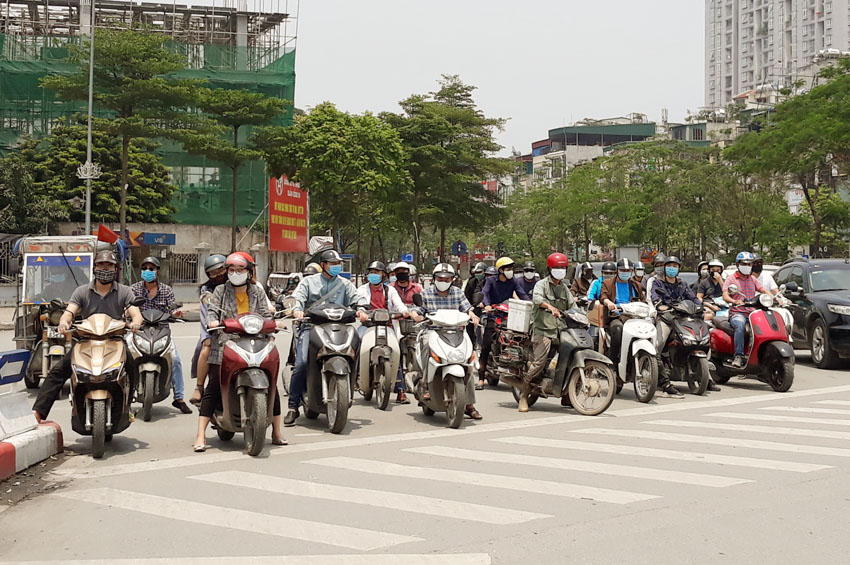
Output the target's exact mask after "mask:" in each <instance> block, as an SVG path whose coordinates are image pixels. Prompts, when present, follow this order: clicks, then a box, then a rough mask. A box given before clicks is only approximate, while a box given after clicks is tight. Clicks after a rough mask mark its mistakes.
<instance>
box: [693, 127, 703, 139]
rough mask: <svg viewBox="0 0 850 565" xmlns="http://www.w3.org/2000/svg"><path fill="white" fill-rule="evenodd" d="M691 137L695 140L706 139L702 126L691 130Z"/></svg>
mask: <svg viewBox="0 0 850 565" xmlns="http://www.w3.org/2000/svg"><path fill="white" fill-rule="evenodd" d="M691 137H692V139H693V140H694V141H702V140H704V139H705V135H704V133H703V131H702V128H694V129H693V130H691Z"/></svg>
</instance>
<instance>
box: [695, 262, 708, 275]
mask: <svg viewBox="0 0 850 565" xmlns="http://www.w3.org/2000/svg"><path fill="white" fill-rule="evenodd" d="M703 267H708V261H700V262H699V264H698V265H697V273H699V272H700V269H702V268H703Z"/></svg>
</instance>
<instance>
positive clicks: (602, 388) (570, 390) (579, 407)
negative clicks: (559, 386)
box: [567, 360, 617, 416]
mask: <svg viewBox="0 0 850 565" xmlns="http://www.w3.org/2000/svg"><path fill="white" fill-rule="evenodd" d="M579 369H580V368H579V367H575V368H574V369H573V370H572V372H571V373H570V379H569V381H568V383H567V394H568V395H569V399H570V404H572V407H573V409H574V410H575V411H576V412H578V413H579V414H582V415H584V416H598V415H599V414H602V413H603V412H605V411H606V410H607V409H608V408H609V407H610V406H611V403H612V402H614V395H615V394H616V390H617V377H616V376H615V375H614V371H612V370H611V368H610V367H609V366H608V365H606V364H605V363H602V362H600V361H594V360H588V361H586V362H585V365H584V375H585V381H586V384H582V382H581V373H580V371H579Z"/></svg>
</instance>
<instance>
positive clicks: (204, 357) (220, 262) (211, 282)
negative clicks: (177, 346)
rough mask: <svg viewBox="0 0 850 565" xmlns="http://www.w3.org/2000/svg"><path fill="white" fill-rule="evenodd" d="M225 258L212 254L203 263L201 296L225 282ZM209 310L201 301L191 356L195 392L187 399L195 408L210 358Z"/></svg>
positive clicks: (202, 391) (201, 394)
mask: <svg viewBox="0 0 850 565" xmlns="http://www.w3.org/2000/svg"><path fill="white" fill-rule="evenodd" d="M226 261H227V257H225V256H224V255H221V254H218V253H214V254H212V255H210V256H209V257H207V258H206V260H205V261H204V272H205V273H206V274H207V282H205V283H204V284H202V285H201V288H200V289H199V293H200V294H201V295H202V296H203V295H204V294H205V293H213V292H215V289H216V287H217V286H218V285H220V284H224V283H226V282H227V267H225V265H224V263H225V262H226ZM208 311H209V308H208V306H207V304H206V302H204V301H201V311H200V322H201V336H200V338H199V339H198V343H197V345H195V354H194V355H193V356H192V378H193V379H195V381H196V385H195V390H194V392H192V397H191V398H190V399H189V402H190V403H191V404H194V405H195V406H200V405H201V398H203V396H204V383H205V382H206V380H207V371H208V370H209V358H210V337H211V336H210V332H209V330H207V313H208Z"/></svg>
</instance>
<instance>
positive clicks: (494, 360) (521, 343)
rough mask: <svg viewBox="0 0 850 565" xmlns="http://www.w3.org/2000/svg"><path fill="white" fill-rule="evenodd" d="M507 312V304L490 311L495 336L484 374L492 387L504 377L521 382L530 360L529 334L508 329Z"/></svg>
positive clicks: (499, 305)
mask: <svg viewBox="0 0 850 565" xmlns="http://www.w3.org/2000/svg"><path fill="white" fill-rule="evenodd" d="M508 312H509V307H508V305H507V304H498V305H496V306H494V307H493V311H492V314H493V316H494V323H495V334H494V335H493V346H492V349H491V350H490V358H489V359H488V360H487V373H486V374H487V382H489V383H490V384H491V385H492V386H496V385H497V384H499V380H500V379H501V380H504V379H505V378H506V377H513V380H519V381H522V375H523V373H524V372H525V368H526V365H527V364H528V361H529V360H530V358H531V332H519V331H514V330H511V329H508V327H507V325H506V320H507V317H508Z"/></svg>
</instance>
